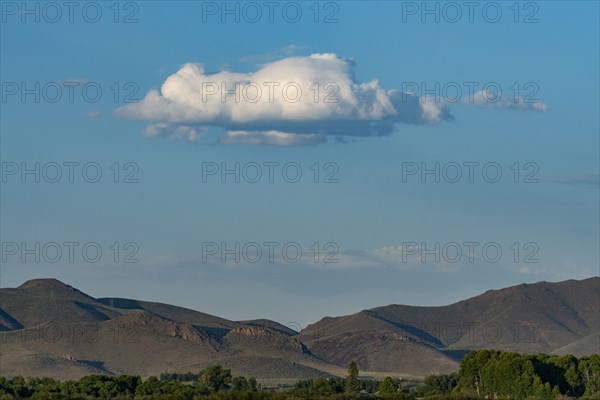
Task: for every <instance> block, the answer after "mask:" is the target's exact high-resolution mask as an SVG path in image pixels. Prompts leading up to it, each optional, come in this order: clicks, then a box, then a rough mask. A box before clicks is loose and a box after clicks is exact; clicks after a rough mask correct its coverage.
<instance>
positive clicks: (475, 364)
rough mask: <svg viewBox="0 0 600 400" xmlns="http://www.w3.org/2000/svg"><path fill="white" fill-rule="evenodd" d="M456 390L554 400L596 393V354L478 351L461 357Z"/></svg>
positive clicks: (599, 374)
mask: <svg viewBox="0 0 600 400" xmlns="http://www.w3.org/2000/svg"><path fill="white" fill-rule="evenodd" d="M456 392H458V393H467V394H472V395H476V396H478V397H487V398H498V397H511V398H514V399H517V400H519V399H527V398H528V397H535V398H538V399H554V398H556V397H557V396H559V395H567V396H574V397H590V398H591V397H593V396H598V395H600V356H598V355H593V356H591V357H582V358H580V359H577V358H575V357H573V356H570V355H568V356H554V355H552V356H551V355H546V354H535V355H532V354H519V353H509V352H503V351H496V350H479V351H474V352H471V353H469V354H467V355H466V356H465V358H464V359H463V361H462V363H461V367H460V372H459V374H458V385H457V390H456Z"/></svg>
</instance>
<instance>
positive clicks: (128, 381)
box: [0, 349, 600, 400]
mask: <svg viewBox="0 0 600 400" xmlns="http://www.w3.org/2000/svg"><path fill="white" fill-rule="evenodd" d="M451 398H456V399H464V400H467V399H515V400H527V399H544V400H550V399H569V398H585V399H590V400H591V399H597V400H600V355H597V354H596V355H592V356H589V357H580V358H576V357H574V356H571V355H566V356H556V355H547V354H519V353H512V352H504V351H498V350H486V349H484V350H478V351H473V352H470V353H468V354H467V355H466V356H465V357H464V358H463V360H462V362H461V364H460V370H459V371H458V372H457V373H453V374H449V375H430V376H428V377H426V378H425V379H424V381H423V382H420V383H419V384H418V385H416V384H415V383H411V382H407V381H404V380H398V379H395V378H392V377H390V376H388V377H385V379H383V380H382V381H377V380H373V379H360V378H359V371H358V367H357V364H356V363H355V362H352V363H350V365H349V366H348V373H347V375H346V377H345V378H333V377H332V378H318V379H309V380H300V381H298V382H296V384H295V385H294V386H293V387H290V388H287V389H285V390H276V389H273V388H265V387H261V386H260V385H259V384H258V383H257V381H256V379H255V378H253V377H248V378H247V377H244V376H233V375H232V373H231V370H230V369H225V368H223V367H222V366H220V365H215V366H211V367H209V368H206V369H204V370H202V371H200V373H192V372H188V373H176V372H164V373H162V374H160V376H159V377H155V376H151V377H149V378H147V379H142V378H141V377H139V376H131V375H121V376H108V375H90V376H85V377H83V378H81V379H79V380H76V381H75V380H67V381H58V380H55V379H52V378H23V377H20V376H15V377H12V378H10V379H8V378H4V377H0V400H19V399H33V400H42V399H43V400H67V399H75V400H88V399H107V400H108V399H115V400H124V399H136V400H138V399H144V400H198V399H208V400H212V399H216V400H229V399H231V400H233V399H236V400H237V399H240V400H280V399H281V400H283V399H301V400H310V399H333V400H343V399H385V400H397V399H401V400H403V399H407V400H408V399H410V400H416V399H451Z"/></svg>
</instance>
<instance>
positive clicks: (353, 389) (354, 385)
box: [346, 361, 360, 393]
mask: <svg viewBox="0 0 600 400" xmlns="http://www.w3.org/2000/svg"><path fill="white" fill-rule="evenodd" d="M359 391H360V380H359V379H358V366H357V365H356V362H354V361H352V362H351V363H350V365H348V375H347V376H346V393H358V392H359Z"/></svg>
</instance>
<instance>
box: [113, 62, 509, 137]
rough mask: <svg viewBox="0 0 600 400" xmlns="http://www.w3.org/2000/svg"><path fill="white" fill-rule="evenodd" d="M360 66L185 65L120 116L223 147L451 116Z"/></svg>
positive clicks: (366, 131)
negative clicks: (250, 68) (251, 68)
mask: <svg viewBox="0 0 600 400" xmlns="http://www.w3.org/2000/svg"><path fill="white" fill-rule="evenodd" d="M354 65H355V64H354V62H353V61H352V60H347V59H343V58H340V57H338V56H337V55H336V54H330V53H325V54H312V55H310V56H303V57H296V56H294V57H287V58H283V59H280V60H278V61H274V62H270V63H267V64H263V65H261V66H260V67H259V68H258V69H257V70H256V71H255V72H250V73H237V72H230V71H221V72H216V73H207V72H206V71H205V70H204V67H203V65H201V64H185V65H183V66H182V67H181V68H180V69H179V70H178V71H177V72H176V73H175V74H173V75H171V76H169V77H168V78H167V80H166V81H165V82H164V83H163V84H162V86H161V88H160V90H150V91H149V92H148V93H147V94H146V96H145V97H144V98H143V99H142V100H141V101H139V102H137V103H132V104H128V105H125V106H123V107H121V108H119V109H118V110H117V115H119V116H121V117H124V118H130V119H140V120H145V121H147V122H149V124H150V125H149V126H148V127H147V128H146V130H145V134H144V135H145V136H146V137H167V138H171V139H187V140H188V141H190V142H193V141H195V140H196V139H197V137H198V136H199V135H200V134H199V132H205V131H207V130H208V129H212V128H220V130H223V131H224V132H225V133H224V134H223V135H222V136H221V137H220V138H219V139H218V140H217V141H218V142H219V143H222V144H245V145H248V144H255V145H256V144H258V145H261V144H262V145H274V146H296V145H315V144H318V143H322V142H325V141H327V138H329V137H334V138H336V139H339V140H342V139H343V138H344V137H373V136H386V135H390V134H392V133H393V132H394V131H395V130H396V129H397V125H398V124H430V125H431V124H438V123H440V122H442V121H444V120H448V119H451V118H452V117H451V115H450V112H449V109H448V107H447V104H444V103H440V102H435V101H433V100H431V99H428V98H426V97H419V96H418V95H416V94H411V93H403V92H401V91H398V90H393V89H392V90H386V89H384V88H382V87H381V86H380V85H379V82H378V81H377V80H371V81H369V82H364V83H359V82H356V80H355V77H354V73H353V67H354ZM480 98H481V95H478V97H477V99H480ZM477 102H479V100H478V101H477ZM477 102H476V103H477ZM502 105H503V106H505V107H508V108H511V107H510V105H508V106H507V105H506V104H504V103H502ZM498 106H499V105H498Z"/></svg>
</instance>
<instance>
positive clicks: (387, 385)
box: [379, 376, 400, 395]
mask: <svg viewBox="0 0 600 400" xmlns="http://www.w3.org/2000/svg"><path fill="white" fill-rule="evenodd" d="M398 389H400V385H399V384H398V382H397V381H396V380H395V379H394V378H392V377H391V376H386V377H385V379H384V380H383V382H381V384H380V385H379V394H381V395H389V394H396V393H398Z"/></svg>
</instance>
